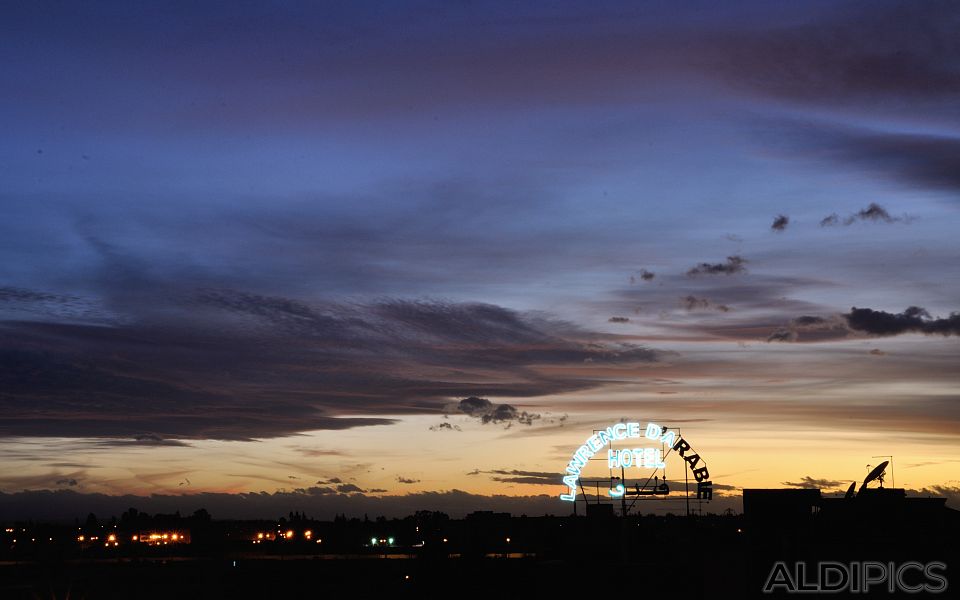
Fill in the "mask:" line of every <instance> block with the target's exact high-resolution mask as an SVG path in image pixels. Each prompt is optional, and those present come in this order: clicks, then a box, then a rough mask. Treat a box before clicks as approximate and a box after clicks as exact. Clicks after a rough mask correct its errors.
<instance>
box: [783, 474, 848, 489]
mask: <svg viewBox="0 0 960 600" xmlns="http://www.w3.org/2000/svg"><path fill="white" fill-rule="evenodd" d="M848 483H850V481H843V480H838V479H818V478H815V477H811V476H810V475H804V476H803V477H801V478H800V481H784V482H781V485H785V486H789V487H799V488H820V489H830V488H837V487H840V486H843V485H845V484H848Z"/></svg>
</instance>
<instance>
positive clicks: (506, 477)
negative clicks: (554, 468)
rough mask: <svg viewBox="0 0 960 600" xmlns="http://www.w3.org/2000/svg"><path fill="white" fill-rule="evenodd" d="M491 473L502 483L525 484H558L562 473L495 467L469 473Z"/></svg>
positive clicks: (494, 479)
mask: <svg viewBox="0 0 960 600" xmlns="http://www.w3.org/2000/svg"><path fill="white" fill-rule="evenodd" d="M479 474H487V475H491V477H490V479H491V480H493V481H497V482H500V483H519V484H523V485H556V484H557V481H558V480H559V478H560V477H562V476H563V475H562V474H558V473H550V472H543V471H521V470H518V469H509V470H508V469H493V470H491V471H480V470H474V471H471V472H470V473H467V475H479Z"/></svg>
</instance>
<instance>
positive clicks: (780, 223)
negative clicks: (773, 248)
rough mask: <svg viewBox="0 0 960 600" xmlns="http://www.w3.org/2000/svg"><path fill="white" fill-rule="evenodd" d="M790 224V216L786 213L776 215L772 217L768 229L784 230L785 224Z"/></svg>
mask: <svg viewBox="0 0 960 600" xmlns="http://www.w3.org/2000/svg"><path fill="white" fill-rule="evenodd" d="M789 224H790V217H788V216H786V215H777V216H776V217H775V218H774V219H773V224H772V225H770V229H772V230H774V231H784V230H786V228H787V225H789Z"/></svg>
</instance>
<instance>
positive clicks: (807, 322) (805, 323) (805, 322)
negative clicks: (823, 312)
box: [793, 315, 828, 327]
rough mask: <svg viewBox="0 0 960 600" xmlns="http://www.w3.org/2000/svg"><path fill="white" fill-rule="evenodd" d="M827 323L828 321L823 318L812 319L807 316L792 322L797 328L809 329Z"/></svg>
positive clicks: (812, 317)
mask: <svg viewBox="0 0 960 600" xmlns="http://www.w3.org/2000/svg"><path fill="white" fill-rule="evenodd" d="M827 322H828V320H827V319H824V318H823V317H814V316H809V315H803V316H800V317H797V318H796V319H794V320H793V324H794V325H796V326H798V327H810V326H814V325H823V324H824V323H827Z"/></svg>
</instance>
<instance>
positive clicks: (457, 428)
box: [430, 422, 463, 431]
mask: <svg viewBox="0 0 960 600" xmlns="http://www.w3.org/2000/svg"><path fill="white" fill-rule="evenodd" d="M444 430H447V431H463V430H462V429H460V426H459V425H453V424H451V423H447V422H443V423H438V424H436V425H431V426H430V431H444Z"/></svg>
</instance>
